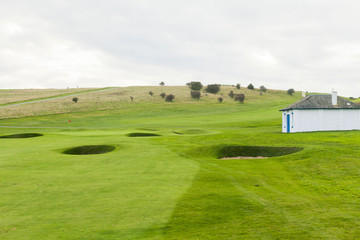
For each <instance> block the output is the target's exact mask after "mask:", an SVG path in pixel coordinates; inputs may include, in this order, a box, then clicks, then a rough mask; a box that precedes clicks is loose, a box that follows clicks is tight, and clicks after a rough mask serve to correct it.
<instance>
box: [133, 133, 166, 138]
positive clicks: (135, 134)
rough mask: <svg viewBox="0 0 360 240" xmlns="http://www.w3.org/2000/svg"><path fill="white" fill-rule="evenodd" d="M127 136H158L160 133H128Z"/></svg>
mask: <svg viewBox="0 0 360 240" xmlns="http://www.w3.org/2000/svg"><path fill="white" fill-rule="evenodd" d="M127 136H128V137H159V136H161V135H159V134H156V133H129V134H127Z"/></svg>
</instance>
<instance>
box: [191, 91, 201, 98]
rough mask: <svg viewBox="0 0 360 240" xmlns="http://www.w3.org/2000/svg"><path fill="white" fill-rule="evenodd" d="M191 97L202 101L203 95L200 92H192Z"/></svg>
mask: <svg viewBox="0 0 360 240" xmlns="http://www.w3.org/2000/svg"><path fill="white" fill-rule="evenodd" d="M190 95H191V98H194V99H200V97H201V93H200V92H199V91H191V92H190Z"/></svg>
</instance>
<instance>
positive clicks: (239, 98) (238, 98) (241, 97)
mask: <svg viewBox="0 0 360 240" xmlns="http://www.w3.org/2000/svg"><path fill="white" fill-rule="evenodd" d="M234 100H235V101H239V102H241V103H244V100H245V94H243V93H240V94H235V96H234Z"/></svg>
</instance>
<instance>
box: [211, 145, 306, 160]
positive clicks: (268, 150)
mask: <svg viewBox="0 0 360 240" xmlns="http://www.w3.org/2000/svg"><path fill="white" fill-rule="evenodd" d="M301 150H303V148H299V147H263V146H225V147H222V148H220V149H219V151H218V156H217V157H218V158H219V159H224V158H261V157H262V158H269V157H278V156H283V155H289V154H292V153H296V152H299V151H301Z"/></svg>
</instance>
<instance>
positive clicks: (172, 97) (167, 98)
mask: <svg viewBox="0 0 360 240" xmlns="http://www.w3.org/2000/svg"><path fill="white" fill-rule="evenodd" d="M174 98H175V96H174V95H173V94H169V95H166V97H165V101H166V102H172V101H173V100H174Z"/></svg>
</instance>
